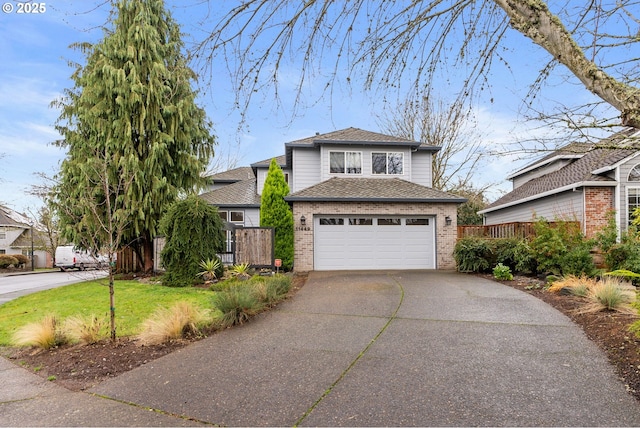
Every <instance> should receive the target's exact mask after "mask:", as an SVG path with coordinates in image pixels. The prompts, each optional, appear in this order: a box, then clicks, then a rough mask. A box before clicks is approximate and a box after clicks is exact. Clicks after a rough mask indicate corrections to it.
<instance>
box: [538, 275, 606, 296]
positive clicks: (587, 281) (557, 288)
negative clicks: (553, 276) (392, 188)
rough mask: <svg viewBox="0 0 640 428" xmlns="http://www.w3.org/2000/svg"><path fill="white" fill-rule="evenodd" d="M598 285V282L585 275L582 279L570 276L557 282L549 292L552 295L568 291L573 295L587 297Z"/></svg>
mask: <svg viewBox="0 0 640 428" xmlns="http://www.w3.org/2000/svg"><path fill="white" fill-rule="evenodd" d="M597 283H598V280H596V279H594V278H589V277H587V276H584V275H583V276H580V277H577V276H573V275H568V276H566V277H564V278H562V279H561V280H558V281H555V282H554V283H553V284H551V286H550V287H549V288H548V289H547V290H548V291H550V292H551V293H559V292H561V291H562V290H564V289H566V290H568V291H569V292H570V293H571V294H573V295H576V296H580V297H587V295H588V294H589V290H590V289H591V288H592V287H595V286H596V284H597Z"/></svg>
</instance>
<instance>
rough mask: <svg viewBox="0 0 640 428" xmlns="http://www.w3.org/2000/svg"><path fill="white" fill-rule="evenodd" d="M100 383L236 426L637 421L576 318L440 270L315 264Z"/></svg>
mask: <svg viewBox="0 0 640 428" xmlns="http://www.w3.org/2000/svg"><path fill="white" fill-rule="evenodd" d="M91 392H93V393H95V394H98V395H99V396H104V397H109V398H112V399H114V400H116V401H120V402H124V403H131V404H132V405H135V406H136V407H142V408H150V409H155V410H158V411H159V412H163V413H165V414H172V415H181V416H182V417H185V418H189V419H191V420H192V422H196V423H197V422H204V423H210V424H219V425H227V426H229V425H234V426H239V425H243V426H245V425H253V426H274V425H277V426H292V425H301V426H305V425H309V426H398V425H402V426H425V425H440V426H442V425H464V426H468V425H475V426H482V425H484V426H488V425H491V426H524V425H526V426H533V425H535V426H577V425H581V426H589V425H590V426H594V425H598V426H605V425H609V426H613V425H615V426H621V425H640V406H639V405H638V403H637V402H636V400H635V399H634V398H633V397H631V396H630V395H629V394H628V393H627V392H626V390H625V387H624V385H623V384H622V383H621V382H620V381H619V380H618V379H617V377H616V376H615V373H614V369H613V367H612V366H611V365H609V364H608V363H607V361H606V358H605V356H604V355H603V354H602V353H601V352H600V351H599V350H598V349H597V347H596V346H595V345H594V344H593V343H591V342H590V341H589V340H588V339H587V338H586V337H585V336H584V334H583V333H582V331H581V330H580V329H579V328H578V327H577V326H575V325H574V324H573V323H571V321H570V320H569V319H568V318H566V317H565V316H564V315H562V314H561V313H559V312H558V311H556V310H555V309H553V308H551V307H550V306H548V305H546V304H545V303H543V302H541V301H539V300H537V299H536V298H534V297H531V296H529V295H528V294H526V293H523V292H521V291H518V290H514V289H512V288H510V287H507V286H503V285H501V284H498V283H495V282H493V281H488V280H484V279H481V278H476V277H474V276H467V275H461V274H457V273H453V272H439V271H397V272H385V273H381V272H313V273H311V274H310V275H309V278H308V281H307V283H306V285H305V286H304V287H303V288H302V289H301V290H300V291H299V292H298V293H297V294H296V296H295V297H294V298H293V299H291V300H289V301H287V302H285V303H283V304H281V305H280V306H278V308H277V309H276V310H273V311H271V312H268V313H265V314H262V315H260V316H258V317H256V318H255V319H254V320H252V321H251V322H249V323H247V324H245V325H244V326H241V327H238V328H233V329H229V330H226V331H223V332H220V333H218V334H215V335H214V336H212V337H210V338H208V339H206V340H202V341H200V342H198V343H196V344H193V345H191V346H189V347H187V348H184V349H182V350H180V351H178V352H175V353H173V354H171V355H167V356H165V357H163V358H160V359H158V360H155V361H153V362H151V363H149V364H146V365H145V366H142V367H139V368H137V369H135V370H132V371H131V372H128V373H125V374H123V375H121V376H118V377H117V378H115V379H112V380H108V381H106V382H103V383H102V384H100V385H98V386H97V387H96V388H94V389H93V390H92V391H91Z"/></svg>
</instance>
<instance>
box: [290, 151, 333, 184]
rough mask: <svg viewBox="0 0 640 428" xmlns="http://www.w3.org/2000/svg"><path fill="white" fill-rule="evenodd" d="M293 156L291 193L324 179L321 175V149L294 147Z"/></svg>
mask: <svg viewBox="0 0 640 428" xmlns="http://www.w3.org/2000/svg"><path fill="white" fill-rule="evenodd" d="M292 157H293V159H292V163H293V174H292V175H291V182H290V183H289V187H290V189H291V193H294V192H297V191H298V190H302V189H306V188H307V187H310V186H313V185H314V184H318V183H320V181H322V179H321V176H320V168H321V166H320V163H321V161H320V150H318V149H300V148H296V149H293V154H292ZM327 162H328V161H327Z"/></svg>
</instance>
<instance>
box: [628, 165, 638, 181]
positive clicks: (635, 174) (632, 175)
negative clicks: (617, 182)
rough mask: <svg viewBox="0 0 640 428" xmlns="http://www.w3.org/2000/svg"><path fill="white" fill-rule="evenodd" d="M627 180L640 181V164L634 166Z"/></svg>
mask: <svg viewBox="0 0 640 428" xmlns="http://www.w3.org/2000/svg"><path fill="white" fill-rule="evenodd" d="M627 181H640V164H639V165H636V166H634V167H633V169H632V170H631V171H630V172H629V178H628V179H627Z"/></svg>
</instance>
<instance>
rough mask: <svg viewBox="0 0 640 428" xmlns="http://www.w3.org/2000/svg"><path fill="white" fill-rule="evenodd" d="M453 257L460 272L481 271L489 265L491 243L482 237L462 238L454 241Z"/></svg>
mask: <svg viewBox="0 0 640 428" xmlns="http://www.w3.org/2000/svg"><path fill="white" fill-rule="evenodd" d="M453 257H454V258H455V260H456V265H457V267H458V270H459V271H460V272H483V271H486V270H487V269H489V266H491V263H490V260H491V259H492V258H493V248H492V244H491V242H490V241H489V240H488V239H484V238H478V237H471V238H463V239H461V240H459V241H458V242H457V243H456V246H455V248H454V250H453Z"/></svg>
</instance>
